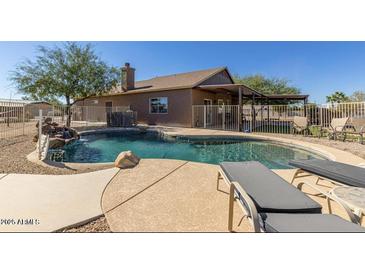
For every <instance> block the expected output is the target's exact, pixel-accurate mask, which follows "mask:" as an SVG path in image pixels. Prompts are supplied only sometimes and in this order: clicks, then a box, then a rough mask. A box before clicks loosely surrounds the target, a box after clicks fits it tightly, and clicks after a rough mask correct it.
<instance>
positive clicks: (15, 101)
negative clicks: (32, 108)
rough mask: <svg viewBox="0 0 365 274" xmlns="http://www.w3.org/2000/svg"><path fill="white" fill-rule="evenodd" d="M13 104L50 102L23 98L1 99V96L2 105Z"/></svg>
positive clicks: (0, 102) (0, 103)
mask: <svg viewBox="0 0 365 274" xmlns="http://www.w3.org/2000/svg"><path fill="white" fill-rule="evenodd" d="M9 104H11V105H12V106H14V105H15V106H16V105H21V106H23V105H29V104H49V103H48V102H46V101H33V100H22V99H1V98H0V105H9Z"/></svg>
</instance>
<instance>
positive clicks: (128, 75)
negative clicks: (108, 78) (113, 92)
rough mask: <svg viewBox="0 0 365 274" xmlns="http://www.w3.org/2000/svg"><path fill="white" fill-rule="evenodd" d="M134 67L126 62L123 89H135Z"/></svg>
mask: <svg viewBox="0 0 365 274" xmlns="http://www.w3.org/2000/svg"><path fill="white" fill-rule="evenodd" d="M134 71H135V69H134V68H131V67H130V64H129V63H125V64H124V67H122V90H123V91H128V90H131V89H134Z"/></svg>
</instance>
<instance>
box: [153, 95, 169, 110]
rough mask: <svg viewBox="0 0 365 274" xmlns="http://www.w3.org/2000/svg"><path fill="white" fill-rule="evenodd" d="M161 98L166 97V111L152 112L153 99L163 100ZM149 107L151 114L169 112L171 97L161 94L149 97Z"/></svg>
mask: <svg viewBox="0 0 365 274" xmlns="http://www.w3.org/2000/svg"><path fill="white" fill-rule="evenodd" d="M161 98H166V112H152V111H151V110H152V108H151V106H152V105H151V101H152V100H154V99H159V100H161ZM148 108H149V114H169V98H168V97H167V96H159V97H150V98H149V99H148Z"/></svg>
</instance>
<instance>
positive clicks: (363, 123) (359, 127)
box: [349, 117, 365, 145]
mask: <svg viewBox="0 0 365 274" xmlns="http://www.w3.org/2000/svg"><path fill="white" fill-rule="evenodd" d="M350 124H351V126H352V129H353V131H350V132H349V134H353V135H359V143H360V144H362V145H363V144H364V135H365V118H358V117H352V118H351V122H350Z"/></svg>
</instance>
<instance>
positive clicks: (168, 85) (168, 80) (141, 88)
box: [112, 67, 233, 94]
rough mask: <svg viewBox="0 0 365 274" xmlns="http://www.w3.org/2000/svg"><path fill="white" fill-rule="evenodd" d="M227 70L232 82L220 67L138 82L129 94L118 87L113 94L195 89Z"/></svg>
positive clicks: (223, 68) (224, 68)
mask: <svg viewBox="0 0 365 274" xmlns="http://www.w3.org/2000/svg"><path fill="white" fill-rule="evenodd" d="M224 70H226V71H227V73H228V75H229V77H230V78H231V80H232V83H233V79H232V77H231V75H230V74H229V72H228V70H227V68H226V67H219V68H213V69H205V70H198V71H191V72H185V73H178V74H172V75H166V76H158V77H154V78H151V79H148V80H143V81H136V82H135V88H134V89H132V90H129V91H127V92H123V91H122V89H121V87H120V86H118V87H117V88H116V89H114V90H112V93H116V94H119V93H125V94H131V93H139V92H149V91H151V92H152V91H163V90H174V89H185V88H193V87H196V86H198V85H199V84H200V83H202V82H204V81H205V80H207V79H209V78H210V77H212V76H214V75H215V74H217V73H219V72H222V71H224Z"/></svg>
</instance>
